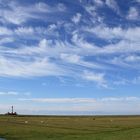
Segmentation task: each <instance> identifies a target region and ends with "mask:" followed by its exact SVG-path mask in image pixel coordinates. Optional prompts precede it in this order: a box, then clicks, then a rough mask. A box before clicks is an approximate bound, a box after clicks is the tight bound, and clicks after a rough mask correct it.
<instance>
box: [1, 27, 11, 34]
mask: <svg viewBox="0 0 140 140" xmlns="http://www.w3.org/2000/svg"><path fill="white" fill-rule="evenodd" d="M12 34H13V32H12V30H10V29H8V28H6V27H0V35H12Z"/></svg>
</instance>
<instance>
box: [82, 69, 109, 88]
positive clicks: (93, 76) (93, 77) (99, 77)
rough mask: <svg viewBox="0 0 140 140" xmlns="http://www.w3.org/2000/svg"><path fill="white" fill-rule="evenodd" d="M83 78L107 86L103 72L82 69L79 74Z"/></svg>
mask: <svg viewBox="0 0 140 140" xmlns="http://www.w3.org/2000/svg"><path fill="white" fill-rule="evenodd" d="M81 76H82V78H83V79H85V80H88V81H93V82H95V83H97V84H98V85H99V86H102V87H105V88H107V84H106V80H105V78H104V77H105V74H104V73H93V72H90V71H84V73H83V74H82V75H81Z"/></svg>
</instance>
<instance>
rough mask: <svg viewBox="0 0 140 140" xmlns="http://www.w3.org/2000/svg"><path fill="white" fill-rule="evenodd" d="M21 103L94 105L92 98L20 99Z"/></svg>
mask: <svg viewBox="0 0 140 140" xmlns="http://www.w3.org/2000/svg"><path fill="white" fill-rule="evenodd" d="M19 100H20V101H33V102H47V103H93V102H95V99H92V98H29V99H26V98H20V99H19Z"/></svg>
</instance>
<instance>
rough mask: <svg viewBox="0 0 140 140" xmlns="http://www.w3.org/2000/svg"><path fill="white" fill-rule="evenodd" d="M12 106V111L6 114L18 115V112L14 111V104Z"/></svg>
mask: <svg viewBox="0 0 140 140" xmlns="http://www.w3.org/2000/svg"><path fill="white" fill-rule="evenodd" d="M11 108H12V111H11V112H8V113H6V115H17V113H16V112H14V107H13V106H12V107H11Z"/></svg>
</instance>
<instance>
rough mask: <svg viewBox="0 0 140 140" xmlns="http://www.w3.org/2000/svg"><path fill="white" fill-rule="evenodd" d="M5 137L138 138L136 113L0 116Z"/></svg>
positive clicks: (31, 139) (30, 139) (33, 139)
mask: <svg viewBox="0 0 140 140" xmlns="http://www.w3.org/2000/svg"><path fill="white" fill-rule="evenodd" d="M0 138H5V139H6V140H140V116H96V117H93V116H16V117H14V116H0Z"/></svg>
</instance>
